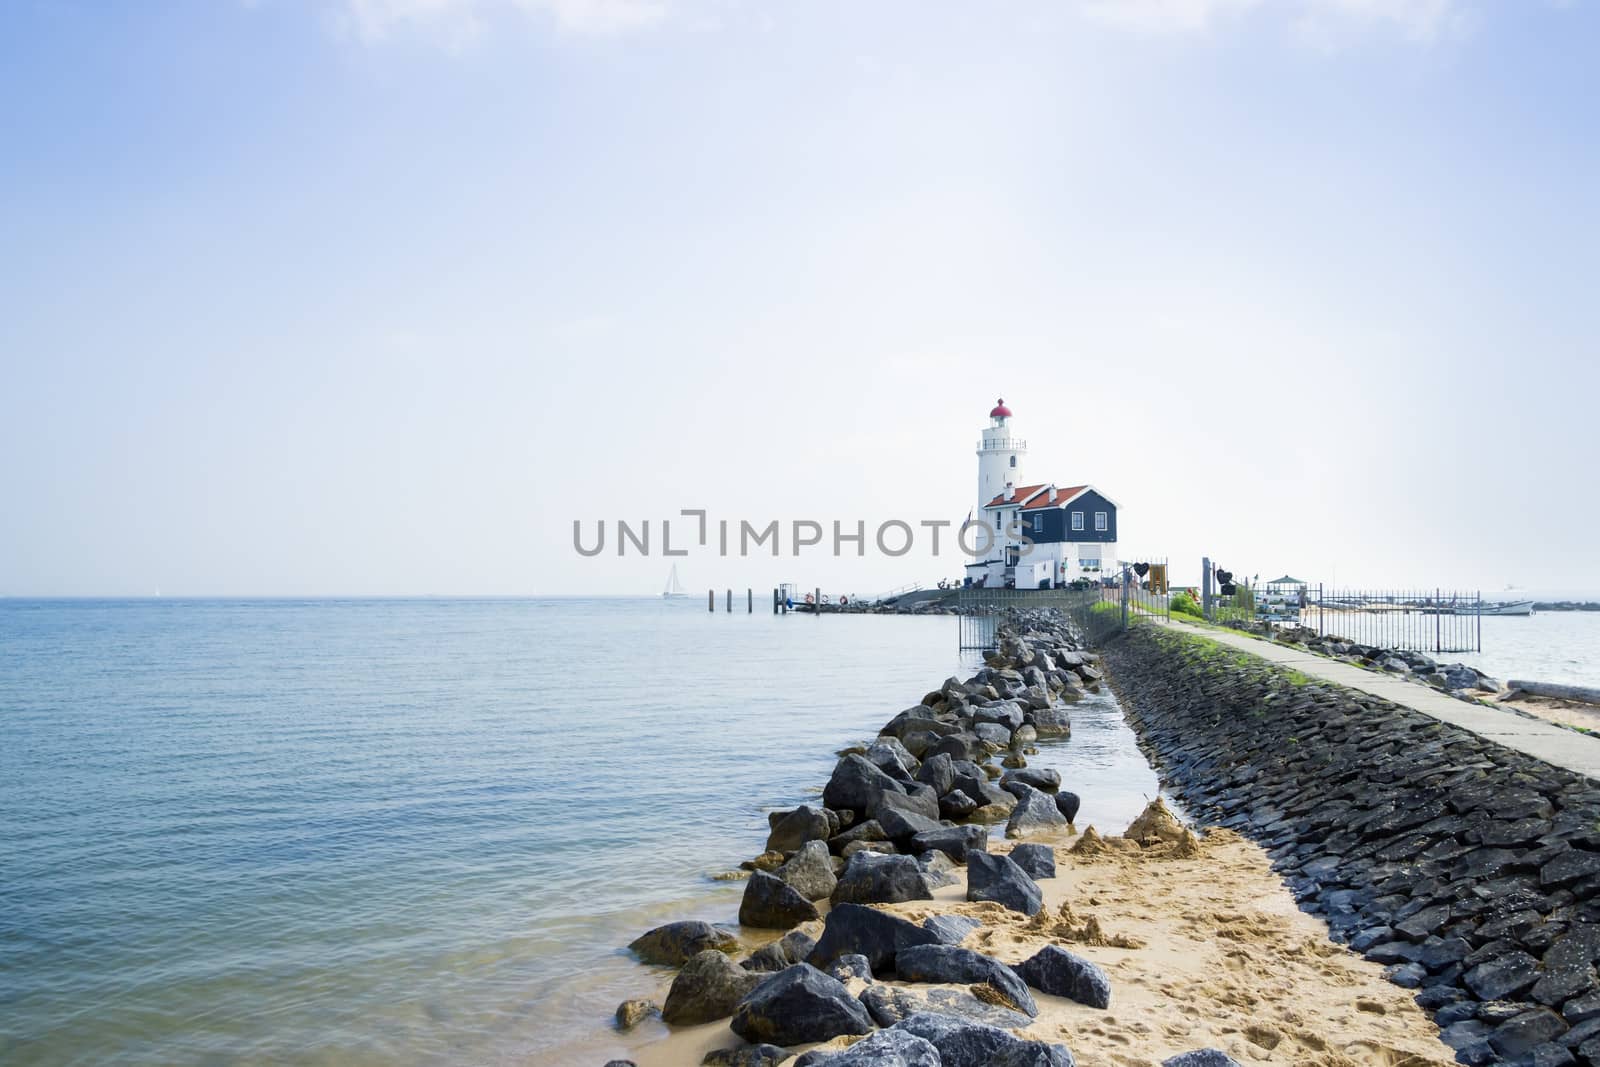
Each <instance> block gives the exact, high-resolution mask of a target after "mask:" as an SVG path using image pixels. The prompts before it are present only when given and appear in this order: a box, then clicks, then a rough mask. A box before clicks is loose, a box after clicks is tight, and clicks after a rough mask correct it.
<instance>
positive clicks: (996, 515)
mask: <svg viewBox="0 0 1600 1067" xmlns="http://www.w3.org/2000/svg"><path fill="white" fill-rule="evenodd" d="M994 528H995V529H996V530H998V529H1000V512H998V511H997V512H995V513H994Z"/></svg>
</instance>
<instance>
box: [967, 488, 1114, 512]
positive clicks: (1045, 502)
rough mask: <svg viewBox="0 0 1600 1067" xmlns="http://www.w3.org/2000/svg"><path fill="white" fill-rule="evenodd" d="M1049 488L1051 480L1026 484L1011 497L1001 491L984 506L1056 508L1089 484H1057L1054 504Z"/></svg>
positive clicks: (1026, 508) (1031, 508) (1023, 508)
mask: <svg viewBox="0 0 1600 1067" xmlns="http://www.w3.org/2000/svg"><path fill="white" fill-rule="evenodd" d="M1049 488H1050V483H1049V482H1045V483H1043V484H1041V485H1025V486H1023V487H1022V488H1020V489H1017V490H1016V491H1015V492H1013V493H1012V494H1011V496H1010V497H1007V496H1006V495H1005V494H1004V493H1001V494H1000V495H999V496H997V497H995V498H994V499H993V500H991V501H989V502H988V503H987V504H985V505H984V507H986V508H998V507H1002V506H1015V505H1017V504H1021V505H1022V510H1023V511H1033V510H1035V509H1037V508H1056V507H1060V506H1061V505H1062V504H1065V503H1066V502H1067V501H1068V500H1071V499H1072V498H1073V497H1075V496H1077V495H1078V494H1079V493H1081V492H1083V491H1084V490H1085V489H1087V488H1089V487H1088V486H1087V485H1068V486H1060V485H1058V486H1056V502H1055V503H1054V504H1052V503H1050V493H1049V492H1048V490H1049Z"/></svg>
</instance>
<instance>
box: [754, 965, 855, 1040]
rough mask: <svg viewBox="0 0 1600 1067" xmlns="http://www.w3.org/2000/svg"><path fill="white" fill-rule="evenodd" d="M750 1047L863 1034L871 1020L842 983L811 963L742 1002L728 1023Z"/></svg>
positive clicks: (771, 981)
mask: <svg viewBox="0 0 1600 1067" xmlns="http://www.w3.org/2000/svg"><path fill="white" fill-rule="evenodd" d="M729 1025H730V1026H732V1028H733V1032H734V1033H736V1034H738V1035H739V1036H740V1037H742V1038H744V1039H745V1040H746V1041H749V1042H751V1043H752V1044H760V1043H762V1042H768V1043H771V1044H774V1045H803V1044H807V1043H809V1042H812V1041H827V1040H828V1039H829V1038H833V1037H838V1036H839V1035H840V1034H865V1033H869V1032H870V1031H871V1030H872V1029H873V1026H872V1018H871V1016H869V1015H868V1014H867V1009H866V1008H864V1007H862V1005H861V1002H860V1001H858V1000H856V998H855V997H852V996H851V995H850V991H849V990H848V989H846V988H845V987H844V983H842V982H840V981H839V980H838V979H837V978H830V977H828V976H827V975H825V974H823V973H822V972H821V971H819V970H817V969H816V968H815V967H813V966H811V965H810V964H809V963H797V964H795V965H794V966H793V967H789V968H787V969H785V970H782V971H779V972H778V973H777V974H775V975H772V976H771V977H769V978H767V979H766V980H765V981H763V982H762V983H761V984H760V985H758V986H756V987H755V989H753V990H751V992H750V993H749V994H748V995H747V996H746V997H745V998H744V999H743V1000H741V1001H740V1002H739V1004H738V1007H737V1008H736V1009H735V1010H734V1013H733V1022H732V1023H730V1024H729Z"/></svg>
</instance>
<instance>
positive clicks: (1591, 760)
mask: <svg viewBox="0 0 1600 1067" xmlns="http://www.w3.org/2000/svg"><path fill="white" fill-rule="evenodd" d="M1157 621H1159V620H1157ZM1170 625H1171V627H1172V628H1173V629H1174V630H1182V631H1184V632H1185V633H1192V634H1195V635H1197V636H1200V637H1206V638H1210V639H1211V640H1213V641H1217V642H1220V643H1221V644H1224V645H1229V646H1231V647H1233V648H1237V649H1239V650H1240V651H1241V652H1248V653H1250V654H1251V655H1253V656H1260V657H1261V658H1262V659H1265V660H1270V661H1272V662H1273V663H1278V664H1282V665H1283V666H1285V667H1288V668H1291V669H1293V670H1297V671H1299V672H1300V673H1302V674H1306V675H1310V676H1311V677H1313V678H1320V679H1322V680H1323V681H1327V682H1333V683H1335V684H1337V685H1342V686H1344V687H1345V688H1347V689H1356V690H1360V691H1361V692H1363V693H1371V694H1372V695H1373V696H1376V697H1382V698H1383V699H1385V700H1388V701H1391V702H1392V703H1395V704H1401V705H1404V706H1405V707H1408V708H1412V709H1415V710H1416V711H1420V712H1422V714H1424V715H1428V716H1431V717H1432V718H1435V719H1438V720H1439V721H1440V722H1447V723H1450V724H1451V725H1452V726H1459V727H1461V728H1462V729H1463V730H1471V731H1472V732H1473V733H1475V734H1478V735H1479V736H1481V737H1486V738H1488V739H1489V740H1491V741H1495V742H1497V743H1499V744H1502V745H1504V746H1506V747H1507V748H1514V749H1516V750H1517V751H1518V752H1526V753H1527V754H1528V755H1530V756H1533V757H1534V758H1536V759H1542V760H1544V761H1545V762H1546V763H1550V764H1554V765H1555V766H1557V767H1564V768H1566V769H1567V770H1569V771H1575V772H1577V773H1578V774H1582V775H1585V776H1587V777H1589V778H1593V779H1596V780H1600V737H1595V736H1592V735H1590V734H1581V733H1578V732H1577V731H1576V730H1565V729H1562V728H1561V727H1559V726H1556V725H1554V724H1552V723H1548V722H1545V721H1544V720H1543V719H1530V718H1526V717H1524V716H1522V715H1519V714H1517V713H1516V712H1513V711H1502V710H1499V709H1497V708H1489V707H1484V706H1483V705H1482V704H1468V703H1467V702H1466V701H1464V700H1457V699H1455V698H1454V697H1450V696H1446V695H1445V694H1443V693H1440V692H1437V691H1435V690H1433V689H1429V688H1428V687H1426V686H1421V685H1418V684H1416V683H1415V682H1407V681H1402V680H1401V679H1399V678H1396V677H1394V676H1393V675H1388V674H1380V673H1378V672H1376V671H1369V670H1364V669H1363V668H1361V667H1356V666H1352V665H1351V664H1348V663H1342V662H1340V661H1339V660H1336V659H1328V658H1327V657H1325V656H1318V655H1316V654H1314V653H1311V652H1302V651H1301V650H1300V649H1297V648H1287V647H1285V646H1283V645H1280V644H1275V643H1274V642H1271V641H1263V640H1260V639H1258V638H1254V637H1249V636H1247V635H1245V634H1241V633H1236V632H1234V631H1232V630H1222V629H1212V628H1211V627H1209V626H1207V627H1201V626H1193V625H1191V624H1189V623H1185V622H1180V621H1178V619H1177V617H1176V616H1174V617H1173V619H1172V621H1171V623H1170Z"/></svg>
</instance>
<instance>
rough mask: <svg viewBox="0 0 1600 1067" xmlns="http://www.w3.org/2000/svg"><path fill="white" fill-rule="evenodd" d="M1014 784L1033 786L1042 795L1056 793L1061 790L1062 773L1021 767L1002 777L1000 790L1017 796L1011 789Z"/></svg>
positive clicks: (1039, 768) (1048, 769)
mask: <svg viewBox="0 0 1600 1067" xmlns="http://www.w3.org/2000/svg"><path fill="white" fill-rule="evenodd" d="M1012 782H1021V783H1022V784H1023V785H1031V786H1032V787H1033V788H1035V789H1037V790H1039V791H1040V792H1042V793H1054V792H1055V791H1056V790H1058V789H1060V788H1061V772H1060V771H1054V770H1051V769H1050V768H1049V767H1020V768H1018V769H1017V770H1014V771H1007V772H1006V773H1005V774H1003V775H1001V776H1000V788H1001V789H1004V790H1005V791H1006V792H1008V793H1012V794H1013V795H1015V790H1013V789H1012V788H1011V783H1012Z"/></svg>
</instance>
